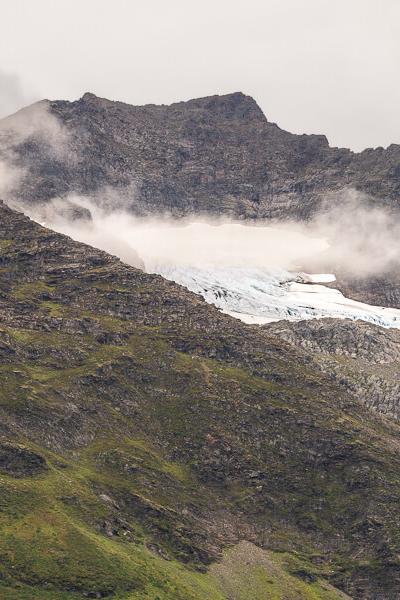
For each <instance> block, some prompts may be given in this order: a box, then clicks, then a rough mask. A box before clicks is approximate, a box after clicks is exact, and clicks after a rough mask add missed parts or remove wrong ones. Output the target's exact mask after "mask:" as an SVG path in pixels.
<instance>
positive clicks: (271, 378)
mask: <svg viewBox="0 0 400 600" xmlns="http://www.w3.org/2000/svg"><path fill="white" fill-rule="evenodd" d="M0 319H1V327H0V330H1V334H0V335H1V338H0V339H1V343H0V356H1V366H0V368H1V371H2V386H1V390H0V415H1V418H0V436H1V437H0V475H1V478H0V485H1V495H0V498H1V500H0V528H1V536H0V569H1V571H0V573H1V577H0V591H1V592H2V594H3V597H6V598H15V599H18V600H19V599H21V598H29V599H31V598H37V599H39V598H40V599H42V598H49V599H50V598H51V600H56V599H58V598H60V599H67V598H68V599H69V598H71V599H72V598H84V597H104V598H106V597H115V598H131V599H133V598H141V599H144V598H149V599H150V598H151V599H153V600H155V599H156V598H163V599H171V600H172V599H174V600H175V599H179V598H182V599H185V600H187V599H191V598H193V599H200V598H202V599H203V598H212V599H222V598H224V599H225V600H227V599H228V598H237V599H240V600H241V599H243V598H254V597H257V598H274V597H282V594H283V593H285V594H286V597H288V598H326V599H328V598H329V599H334V598H341V597H344V596H343V595H342V594H341V592H339V591H338V590H337V589H336V590H335V589H334V588H332V587H331V586H330V585H328V583H327V582H329V583H330V584H331V585H333V586H336V588H340V589H342V590H343V591H345V592H347V593H348V594H350V596H352V597H355V598H395V597H396V596H397V595H398V594H399V590H400V565H399V559H398V556H399V551H400V548H399V546H400V540H399V536H398V521H399V517H400V514H399V513H400V508H399V507H400V502H399V501H400V491H399V490H400V487H399V483H400V460H399V453H398V448H399V446H398V436H399V426H398V425H397V423H396V421H395V420H393V421H390V420H385V419H383V418H382V417H380V416H379V415H378V414H377V413H376V411H371V410H369V409H367V408H366V407H365V405H364V404H363V403H362V402H361V401H360V400H359V399H358V398H357V396H356V395H355V394H354V393H349V392H348V389H347V387H346V386H345V385H342V384H341V383H340V382H338V381H335V380H334V377H332V375H331V374H330V373H325V372H324V371H323V370H321V369H319V368H316V363H315V361H314V360H313V356H312V354H310V353H309V352H308V351H307V349H302V348H300V347H297V346H293V345H292V344H291V343H289V342H287V341H285V340H284V339H283V337H284V336H280V335H277V333H276V332H275V331H271V332H270V331H269V329H268V328H267V329H263V328H261V329H260V328H253V327H251V326H246V325H244V324H241V323H239V322H237V321H236V320H234V319H231V318H230V317H228V316H224V315H221V314H220V313H219V312H218V311H217V309H215V308H213V307H212V306H209V305H207V304H206V303H205V302H204V301H203V300H202V299H201V298H200V297H198V296H196V295H194V294H191V293H190V292H188V291H187V290H185V289H184V288H182V287H180V286H177V285H175V284H173V283H170V282H167V281H165V280H163V279H162V278H161V277H158V276H150V275H146V274H145V273H143V272H141V271H138V270H136V269H133V268H130V267H127V266H126V265H124V264H122V263H120V262H119V261H118V260H117V259H115V258H113V257H111V256H109V255H107V254H105V253H103V252H100V251H97V250H95V249H93V248H90V247H88V246H84V245H82V244H79V243H75V242H73V241H72V240H70V239H68V238H66V237H64V236H61V235H58V234H56V233H53V232H51V231H49V230H47V229H44V228H42V227H40V226H39V225H37V224H35V223H33V222H31V221H29V220H28V219H27V218H26V217H24V216H23V215H21V214H17V213H15V212H13V211H11V210H10V209H8V208H6V207H5V206H4V205H1V206H0ZM382 331H383V330H382ZM243 544H250V546H244V547H243ZM253 546H254V551H250V549H249V548H253ZM229 547H230V549H228V548H229ZM243 548H245V550H244V549H243ZM221 553H224V559H223V560H222V562H218V561H219V560H220V558H221ZM244 556H246V560H245V561H244V558H243V557H244ZM232 571H233V572H234V581H235V582H236V583H235V585H234V590H233V591H232V581H231V577H230V575H229V573H231V572H232ZM250 583H251V586H253V587H251V586H250ZM246 594H247V595H246ZM260 594H261V595H260Z"/></svg>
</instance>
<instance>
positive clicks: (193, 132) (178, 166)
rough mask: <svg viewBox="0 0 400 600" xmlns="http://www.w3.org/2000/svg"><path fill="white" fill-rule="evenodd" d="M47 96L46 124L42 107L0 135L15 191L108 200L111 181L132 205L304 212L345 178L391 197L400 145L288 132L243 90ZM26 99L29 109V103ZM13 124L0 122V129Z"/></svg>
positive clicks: (140, 209) (27, 196)
mask: <svg viewBox="0 0 400 600" xmlns="http://www.w3.org/2000/svg"><path fill="white" fill-rule="evenodd" d="M44 106H46V107H47V108H48V113H47V116H48V118H49V119H50V124H51V127H50V125H49V122H47V121H46V117H45V115H41V119H40V120H38V119H37V118H36V120H35V122H37V123H38V126H37V128H36V129H33V130H32V132H31V134H30V135H28V136H27V137H25V139H21V137H17V141H18V143H11V146H10V143H8V146H7V148H8V151H10V150H12V152H13V155H14V162H15V163H16V164H17V165H19V166H21V165H23V166H24V167H25V168H26V169H27V171H26V177H25V179H24V182H23V185H22V188H21V189H20V190H19V194H20V197H22V199H23V200H24V201H25V202H35V201H39V200H41V201H42V200H48V199H50V198H54V197H59V196H64V195H66V194H68V193H72V192H77V193H83V194H93V193H95V192H96V191H98V190H102V193H101V199H98V200H99V201H102V202H107V201H110V198H108V199H107V193H106V192H105V191H104V188H105V187H109V188H110V187H111V188H113V189H114V191H115V190H118V191H119V193H120V199H119V200H120V201H122V202H123V203H124V204H125V206H128V207H129V208H130V209H131V210H132V211H134V212H136V213H138V214H143V213H144V214H147V213H149V212H150V213H154V212H157V213H160V212H170V213H172V214H174V215H183V214H187V213H192V212H196V213H204V212H206V213H209V214H210V213H211V214H214V215H215V214H216V215H224V216H228V215H229V216H235V217H245V218H260V217H277V218H282V217H283V218H288V217H290V218H296V219H306V218H308V217H309V216H310V215H311V214H313V213H314V212H315V210H316V208H317V207H318V206H319V204H320V202H321V198H322V196H326V195H327V194H328V195H329V193H331V192H335V191H338V190H340V189H343V188H344V187H346V186H351V187H355V188H357V189H359V190H362V191H364V192H366V193H368V194H370V195H372V196H376V197H377V198H379V201H380V203H382V204H385V205H389V206H393V207H395V208H396V209H398V207H399V200H400V146H398V145H391V146H389V147H388V148H387V149H386V150H384V149H383V148H377V149H375V150H373V149H367V150H365V151H364V152H361V153H359V154H355V153H353V152H351V151H350V150H347V149H340V148H331V147H330V146H329V144H328V141H327V139H326V137H325V136H323V135H294V134H291V133H288V132H286V131H283V130H282V129H280V128H279V127H278V126H277V125H275V124H274V123H270V122H268V120H267V119H266V117H265V116H264V114H263V113H262V111H261V110H260V108H259V107H258V105H257V104H256V102H255V101H254V100H253V99H252V98H251V97H249V96H245V95H244V94H242V93H234V94H228V95H226V96H211V97H208V98H200V99H196V100H190V101H188V102H179V103H176V104H172V105H170V106H164V105H162V106H156V105H146V106H130V105H128V104H123V103H122V102H112V101H110V100H105V99H102V98H98V97H96V96H94V95H93V94H85V95H84V96H83V97H82V98H81V99H80V100H78V101H76V102H64V101H56V102H47V104H46V103H45V104H43V103H40V108H41V110H43V107H44ZM27 110H28V109H27ZM30 110H32V111H34V114H35V115H36V112H37V109H35V105H34V106H33V108H31V109H30ZM20 118H21V117H19V119H20ZM26 118H29V112H28V116H27V117H26ZM13 119H14V120H13ZM31 120H32V119H31ZM18 123H19V121H18V117H14V118H8V119H7V120H3V122H0V132H2V135H3V138H4V136H6V138H7V130H8V129H9V128H11V129H12V128H13V127H16V126H17V125H16V124H18ZM55 123H56V124H57V126H56V125H55ZM57 128H58V129H57ZM43 130H44V132H45V135H43ZM54 130H56V132H55V133H54ZM49 136H50V138H51V140H50V141H53V142H54V143H55V144H56V145H57V136H58V137H60V136H61V137H62V144H63V149H64V151H63V152H61V153H60V151H59V148H58V149H57V152H54V144H53V146H52V144H51V143H49ZM51 136H53V137H51ZM58 145H59V144H58ZM3 146H4V144H3ZM121 198H123V200H121ZM111 201H112V202H115V201H116V199H115V195H114V197H113V198H111ZM332 201H334V200H332Z"/></svg>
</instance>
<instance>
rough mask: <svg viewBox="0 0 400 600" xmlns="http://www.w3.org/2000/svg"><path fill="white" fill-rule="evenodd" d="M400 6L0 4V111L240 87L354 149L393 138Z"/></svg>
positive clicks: (299, 124)
mask: <svg viewBox="0 0 400 600" xmlns="http://www.w3.org/2000/svg"><path fill="white" fill-rule="evenodd" d="M399 67H400V0H247V1H242V0H213V1H212V0H201V1H200V0H196V1H194V0H113V1H110V0H68V1H65V0H0V113H1V114H3V115H4V114H5V113H7V112H10V111H12V110H13V109H17V108H19V107H20V106H21V105H23V104H25V103H27V102H29V101H31V100H32V99H34V98H41V97H47V98H52V99H56V98H57V99H59V98H63V99H71V100H72V99H76V98H78V97H80V96H81V95H82V94H83V93H84V92H85V91H92V92H94V93H95V94H97V95H100V96H104V97H107V98H111V99H115V100H123V101H125V102H129V103H131V104H143V103H147V102H154V103H170V102H174V101H177V100H185V99H189V98H193V97H198V96H206V95H210V94H215V93H219V94H223V93H228V92H232V91H239V90H240V91H243V92H245V93H247V94H250V95H252V96H254V97H255V99H256V100H257V101H258V103H259V104H260V106H261V108H262V109H263V110H264V112H265V114H266V116H267V118H268V119H269V120H271V121H274V122H277V123H278V124H279V125H280V126H281V127H283V128H284V129H288V130H290V131H293V132H298V133H303V132H306V133H325V134H326V135H327V136H328V139H329V141H330V143H331V144H332V145H339V146H348V147H351V148H353V149H356V150H359V149H362V148H364V147H367V146H387V145H388V144H390V143H391V142H396V143H400V115H399V107H400V77H399V72H400V68H399Z"/></svg>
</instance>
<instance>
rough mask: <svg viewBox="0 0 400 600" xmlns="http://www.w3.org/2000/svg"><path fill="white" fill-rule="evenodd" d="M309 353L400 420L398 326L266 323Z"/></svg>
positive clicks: (369, 401) (334, 375)
mask: <svg viewBox="0 0 400 600" xmlns="http://www.w3.org/2000/svg"><path fill="white" fill-rule="evenodd" d="M266 329H268V331H269V332H270V333H272V332H273V333H274V334H276V335H278V336H279V337H280V338H281V339H284V340H286V341H288V342H289V343H291V344H292V345H293V346H294V347H296V348H298V347H302V348H304V349H306V350H308V351H310V352H312V355H313V362H314V363H315V364H316V366H317V367H318V368H319V369H321V370H322V371H323V372H325V373H327V374H329V375H330V376H331V377H332V378H333V379H334V380H335V381H336V382H338V383H339V384H340V385H341V386H343V387H344V388H345V389H347V390H348V392H349V393H351V394H353V395H354V396H355V397H356V398H357V399H359V400H361V401H362V402H363V403H365V404H366V406H368V407H369V408H372V409H374V410H376V411H377V412H379V413H381V414H382V415H384V416H386V417H389V418H395V419H396V420H398V419H400V382H399V378H398V373H399V371H400V331H399V330H397V329H383V328H382V327H379V326H377V325H373V324H371V323H367V322H365V321H348V320H343V321H337V320H334V319H321V320H310V321H300V322H298V323H284V322H280V323H273V324H270V325H268V326H266Z"/></svg>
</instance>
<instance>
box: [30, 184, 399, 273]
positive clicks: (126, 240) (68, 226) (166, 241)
mask: <svg viewBox="0 0 400 600" xmlns="http://www.w3.org/2000/svg"><path fill="white" fill-rule="evenodd" d="M124 202H125V199H124V196H123V195H122V196H120V195H119V193H118V192H116V191H115V190H112V189H109V188H108V189H107V190H105V193H104V198H103V194H102V192H98V193H97V195H96V197H92V198H88V197H82V196H78V195H71V196H68V197H67V198H64V199H55V200H53V201H52V202H50V203H46V204H43V205H39V206H35V207H33V206H29V207H26V209H27V210H28V214H29V215H30V216H31V217H32V218H34V219H35V220H37V221H39V222H41V223H43V224H45V225H46V226H48V227H50V228H52V229H55V230H56V231H59V232H60V233H64V234H67V235H69V236H70V237H72V238H74V239H76V240H79V241H82V242H85V243H87V244H90V245H92V246H95V247H98V248H101V249H103V250H106V251H108V252H110V253H112V254H115V255H117V256H119V257H120V258H121V259H122V260H124V261H125V262H127V263H129V264H131V265H133V266H139V267H143V266H144V267H145V268H146V270H148V271H150V272H153V271H157V269H158V268H159V266H160V265H174V266H195V267H200V268H204V269H208V268H211V269H214V268H219V267H242V268H243V267H246V266H249V267H251V268H260V269H263V268H266V269H274V268H277V269H285V270H293V271H309V272H314V273H318V272H319V273H330V272H335V271H336V272H339V271H340V272H341V273H343V272H347V273H350V274H355V275H358V276H365V277H366V276H368V275H371V274H377V273H382V272H385V271H388V270H390V269H396V268H399V267H400V243H399V240H400V219H399V217H398V215H395V214H392V213H391V212H389V211H388V210H386V209H383V208H380V207H379V206H378V205H377V203H376V201H375V202H373V201H372V200H371V198H369V197H367V196H366V195H365V194H361V193H359V192H357V191H356V190H352V189H349V190H343V191H342V192H340V193H338V194H334V195H333V196H330V197H329V198H327V202H326V205H325V207H324V208H323V210H322V211H321V212H320V213H319V214H317V215H316V216H315V218H314V219H313V220H312V221H310V222H309V223H298V222H292V221H289V220H287V221H279V222H276V221H275V222H271V221H268V222H258V223H251V224H246V223H243V222H240V223H237V222H233V221H227V220H224V219H222V218H221V219H208V220H207V219H201V220H199V218H198V217H197V216H196V215H193V216H192V217H191V218H185V219H181V220H177V219H171V218H168V217H163V216H158V217H154V218H138V217H135V216H134V215H132V213H130V212H129V211H128V210H126V207H125V205H124Z"/></svg>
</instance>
